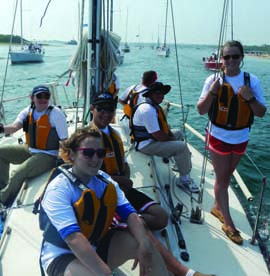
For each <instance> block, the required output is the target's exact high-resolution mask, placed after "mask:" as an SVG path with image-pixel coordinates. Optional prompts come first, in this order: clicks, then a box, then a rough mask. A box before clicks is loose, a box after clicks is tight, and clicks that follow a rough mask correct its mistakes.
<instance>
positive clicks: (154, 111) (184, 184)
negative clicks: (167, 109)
mask: <svg viewBox="0 0 270 276" xmlns="http://www.w3.org/2000/svg"><path fill="white" fill-rule="evenodd" d="M170 90H171V86H170V85H164V84H163V83H162V82H155V83H153V84H152V85H150V86H149V87H148V90H147V91H146V92H145V93H144V94H143V96H144V97H145V98H146V100H145V102H143V103H141V104H140V105H137V106H136V107H135V109H133V114H132V116H131V122H132V123H131V133H132V135H133V139H134V141H135V144H136V148H137V149H138V150H139V151H141V152H143V153H145V154H147V155H156V156H161V157H165V158H170V157H173V158H174V160H175V164H176V166H177V169H178V171H179V173H180V177H179V179H178V180H177V185H178V186H179V187H181V188H183V189H185V190H188V191H192V192H198V191H199V188H198V186H197V185H196V184H195V183H194V181H193V179H192V178H190V176H189V174H190V172H191V168H192V164H191V153H190V151H189V149H188V146H187V144H186V143H185V142H184V141H181V132H180V131H172V130H171V129H170V127H169V125H168V123H167V119H166V116H165V114H164V111H163V109H162V107H161V106H160V104H161V103H162V102H163V100H164V96H165V95H166V94H167V93H169V91H170Z"/></svg>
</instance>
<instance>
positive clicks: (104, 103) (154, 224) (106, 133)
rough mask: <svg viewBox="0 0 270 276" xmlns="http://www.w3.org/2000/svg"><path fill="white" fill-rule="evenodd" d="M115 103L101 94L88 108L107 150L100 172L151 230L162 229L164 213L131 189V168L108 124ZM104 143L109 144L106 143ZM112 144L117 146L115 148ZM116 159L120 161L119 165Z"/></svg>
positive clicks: (108, 95)
mask: <svg viewBox="0 0 270 276" xmlns="http://www.w3.org/2000/svg"><path fill="white" fill-rule="evenodd" d="M117 100H118V99H117V98H115V99H113V98H112V96H111V94H109V93H103V94H100V95H98V96H97V97H95V98H94V100H93V103H92V106H91V113H92V115H93V120H92V124H94V125H95V126H96V127H97V128H98V129H99V130H101V131H102V133H103V140H104V144H105V147H106V148H107V155H106V157H105V158H104V164H103V166H102V170H104V171H105V172H107V173H108V174H109V175H110V176H111V177H112V178H113V180H115V181H116V182H118V184H119V186H120V188H121V189H122V190H123V191H124V192H125V195H126V197H127V199H128V200H129V202H130V203H131V204H132V206H134V207H135V209H136V210H137V212H139V213H140V214H141V215H142V217H143V218H144V219H145V221H146V224H147V225H148V227H149V228H150V229H151V230H158V229H162V228H164V227H166V225H167V223H168V214H167V212H166V211H165V210H164V209H163V208H162V207H161V206H160V205H159V204H157V203H156V202H155V201H154V200H153V199H151V198H150V197H148V196H147V195H146V194H144V193H142V192H140V191H138V190H136V189H134V188H132V186H133V182H132V180H131V179H130V168H129V165H128V163H127V160H126V157H125V154H124V146H123V143H122V140H121V138H120V134H119V133H118V132H117V131H116V130H115V129H113V128H112V127H111V126H110V125H109V124H110V122H111V119H112V118H113V117H114V116H115V110H116V106H117ZM106 141H108V142H107V143H106ZM114 143H117V145H116V146H115V145H114ZM117 160H121V162H120V161H117ZM118 162H119V163H118Z"/></svg>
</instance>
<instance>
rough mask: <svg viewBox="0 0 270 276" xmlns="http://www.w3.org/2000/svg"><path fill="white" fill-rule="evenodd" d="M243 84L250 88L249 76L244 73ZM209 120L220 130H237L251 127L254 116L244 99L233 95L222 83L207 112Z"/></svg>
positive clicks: (231, 90) (230, 88)
mask: <svg viewBox="0 0 270 276" xmlns="http://www.w3.org/2000/svg"><path fill="white" fill-rule="evenodd" d="M244 83H245V85H247V86H250V76H249V74H248V73H246V72H244ZM208 117H209V120H210V121H211V122H212V123H213V124H214V125H215V126H218V127H220V128H224V129H227V130H238V129H244V128H247V127H251V125H252V123H253V121H254V114H253V111H252V109H251V108H250V105H249V104H248V103H247V102H246V101H245V99H244V98H243V97H242V96H241V95H239V94H234V91H233V88H232V87H231V86H230V85H229V84H228V83H224V81H223V84H222V85H221V86H220V89H219V91H218V95H217V97H216V98H215V99H214V100H213V103H212V106H211V108H210V110H209V112H208Z"/></svg>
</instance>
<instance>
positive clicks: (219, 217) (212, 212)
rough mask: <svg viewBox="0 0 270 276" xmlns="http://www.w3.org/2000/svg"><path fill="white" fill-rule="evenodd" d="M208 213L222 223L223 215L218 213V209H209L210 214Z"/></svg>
mask: <svg viewBox="0 0 270 276" xmlns="http://www.w3.org/2000/svg"><path fill="white" fill-rule="evenodd" d="M210 213H211V214H212V215H213V216H214V217H216V218H218V219H219V221H220V222H221V223H224V218H223V215H222V214H221V212H220V211H219V210H218V209H216V208H215V207H213V208H212V209H211V212H210Z"/></svg>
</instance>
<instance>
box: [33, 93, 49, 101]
mask: <svg viewBox="0 0 270 276" xmlns="http://www.w3.org/2000/svg"><path fill="white" fill-rule="evenodd" d="M36 97H37V99H39V100H40V99H46V100H49V99H50V97H51V95H50V94H47V93H45V94H42V93H39V94H37V95H36Z"/></svg>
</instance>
